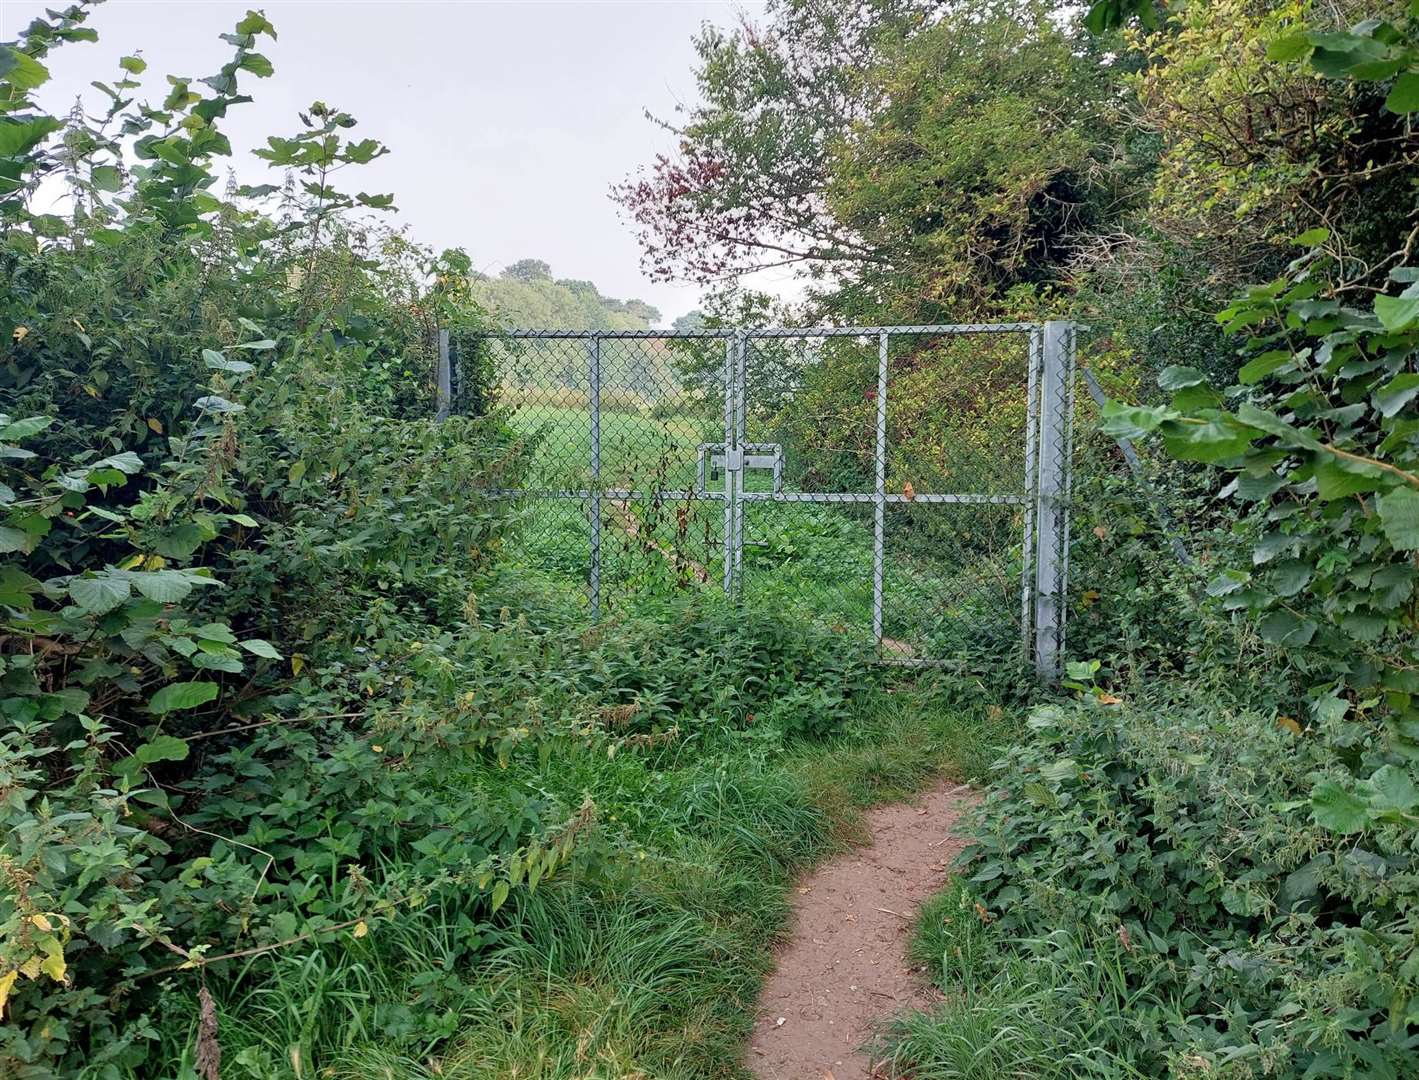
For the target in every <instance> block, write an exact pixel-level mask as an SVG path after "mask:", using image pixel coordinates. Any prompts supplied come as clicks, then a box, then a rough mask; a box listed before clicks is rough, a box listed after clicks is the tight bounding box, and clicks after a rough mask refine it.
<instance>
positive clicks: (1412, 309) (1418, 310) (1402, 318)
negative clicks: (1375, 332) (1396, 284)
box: [1375, 289, 1419, 333]
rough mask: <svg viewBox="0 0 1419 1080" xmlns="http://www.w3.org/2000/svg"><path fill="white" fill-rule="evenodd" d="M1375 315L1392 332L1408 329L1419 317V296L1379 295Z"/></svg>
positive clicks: (1376, 300) (1376, 299)
mask: <svg viewBox="0 0 1419 1080" xmlns="http://www.w3.org/2000/svg"><path fill="white" fill-rule="evenodd" d="M1405 291H1406V292H1408V291H1409V290H1407V289H1406V290H1405ZM1375 317H1376V318H1378V319H1379V320H1380V324H1381V325H1382V326H1383V327H1384V328H1385V329H1386V330H1388V331H1389V332H1390V333H1397V332H1398V331H1400V330H1407V329H1408V328H1409V327H1410V326H1412V325H1413V324H1414V320H1415V319H1419V296H1377V297H1375Z"/></svg>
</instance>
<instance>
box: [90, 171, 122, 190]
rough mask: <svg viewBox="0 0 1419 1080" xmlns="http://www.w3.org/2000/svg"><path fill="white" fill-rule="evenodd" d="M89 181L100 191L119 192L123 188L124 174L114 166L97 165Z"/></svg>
mask: <svg viewBox="0 0 1419 1080" xmlns="http://www.w3.org/2000/svg"><path fill="white" fill-rule="evenodd" d="M89 179H90V180H92V181H93V184H94V187H96V188H98V189H99V190H100V191H118V190H120V189H121V188H122V187H123V174H122V173H121V172H119V171H118V169H117V168H116V167H114V166H113V165H95V166H94V171H93V172H92V173H90V174H89Z"/></svg>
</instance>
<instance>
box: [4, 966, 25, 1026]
mask: <svg viewBox="0 0 1419 1080" xmlns="http://www.w3.org/2000/svg"><path fill="white" fill-rule="evenodd" d="M19 977H20V973H19V971H18V970H17V971H11V972H8V973H6V974H4V975H0V1016H4V1015H5V1002H7V1001H9V1000H10V991H11V990H12V989H13V988H14V986H15V980H16V979H18V978H19Z"/></svg>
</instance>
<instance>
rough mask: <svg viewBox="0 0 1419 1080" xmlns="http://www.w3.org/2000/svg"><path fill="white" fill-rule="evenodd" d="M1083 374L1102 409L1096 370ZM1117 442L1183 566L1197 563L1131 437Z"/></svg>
mask: <svg viewBox="0 0 1419 1080" xmlns="http://www.w3.org/2000/svg"><path fill="white" fill-rule="evenodd" d="M1080 371H1081V372H1082V373H1083V375H1084V385H1085V386H1086V387H1087V388H1088V390H1089V396H1090V397H1091V398H1093V399H1094V404H1096V405H1098V406H1099V408H1100V409H1102V408H1103V407H1104V405H1105V404H1106V403H1107V402H1108V395H1107V394H1105V393H1104V388H1103V387H1102V386H1100V385H1099V380H1098V379H1097V378H1095V377H1094V373H1093V372H1092V371H1090V370H1089V369H1088V368H1087V367H1084V368H1080ZM1114 441H1115V442H1116V443H1118V448H1119V450H1120V451H1121V452H1122V453H1123V460H1124V461H1126V462H1127V463H1128V468H1129V471H1130V472H1132V473H1133V478H1134V479H1135V480H1137V481H1138V486H1139V488H1140V489H1142V491H1143V497H1144V498H1145V499H1147V500H1148V505H1149V506H1150V507H1152V509H1153V516H1154V517H1155V518H1156V519H1157V521H1158V527H1159V528H1160V529H1161V530H1162V532H1163V536H1164V538H1165V539H1166V540H1167V541H1168V546H1169V547H1171V548H1172V550H1173V554H1174V556H1176V557H1177V560H1178V562H1180V563H1181V564H1182V565H1183V566H1186V567H1188V568H1191V567H1193V566H1195V565H1196V562H1195V560H1194V559H1193V557H1192V553H1191V552H1189V551H1188V549H1187V544H1185V543H1184V542H1183V539H1182V537H1181V536H1179V535H1178V532H1179V530H1178V527H1177V522H1176V521H1174V520H1173V515H1172V514H1171V513H1169V512H1168V508H1167V506H1166V504H1164V502H1163V500H1162V498H1161V497H1160V496H1159V495H1158V491H1157V489H1156V488H1155V487H1153V485H1152V484H1151V483H1150V482H1149V480H1148V477H1147V475H1146V474H1145V473H1144V471H1143V461H1142V459H1140V458H1139V456H1138V451H1137V450H1136V449H1134V446H1133V442H1132V440H1130V439H1128V438H1126V437H1124V436H1122V435H1120V436H1118V437H1116V438H1115V439H1114Z"/></svg>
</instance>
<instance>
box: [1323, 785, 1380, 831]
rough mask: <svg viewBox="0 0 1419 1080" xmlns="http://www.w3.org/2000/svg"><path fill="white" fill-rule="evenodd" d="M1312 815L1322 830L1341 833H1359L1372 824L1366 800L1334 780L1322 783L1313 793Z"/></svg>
mask: <svg viewBox="0 0 1419 1080" xmlns="http://www.w3.org/2000/svg"><path fill="white" fill-rule="evenodd" d="M1311 815H1312V816H1313V817H1314V818H1315V820H1316V824H1317V825H1319V826H1321V828H1324V829H1332V830H1334V831H1335V832H1339V833H1354V832H1359V831H1360V830H1361V829H1363V828H1364V827H1365V826H1366V825H1368V824H1369V823H1370V815H1369V808H1368V807H1367V806H1366V805H1365V800H1363V799H1362V798H1360V796H1358V795H1356V794H1355V793H1354V792H1353V791H1346V790H1345V789H1344V788H1343V787H1341V786H1340V785H1339V784H1337V783H1335V782H1334V781H1333V780H1325V781H1322V782H1321V783H1319V784H1317V785H1316V786H1315V789H1314V790H1313V791H1312V792H1311Z"/></svg>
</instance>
